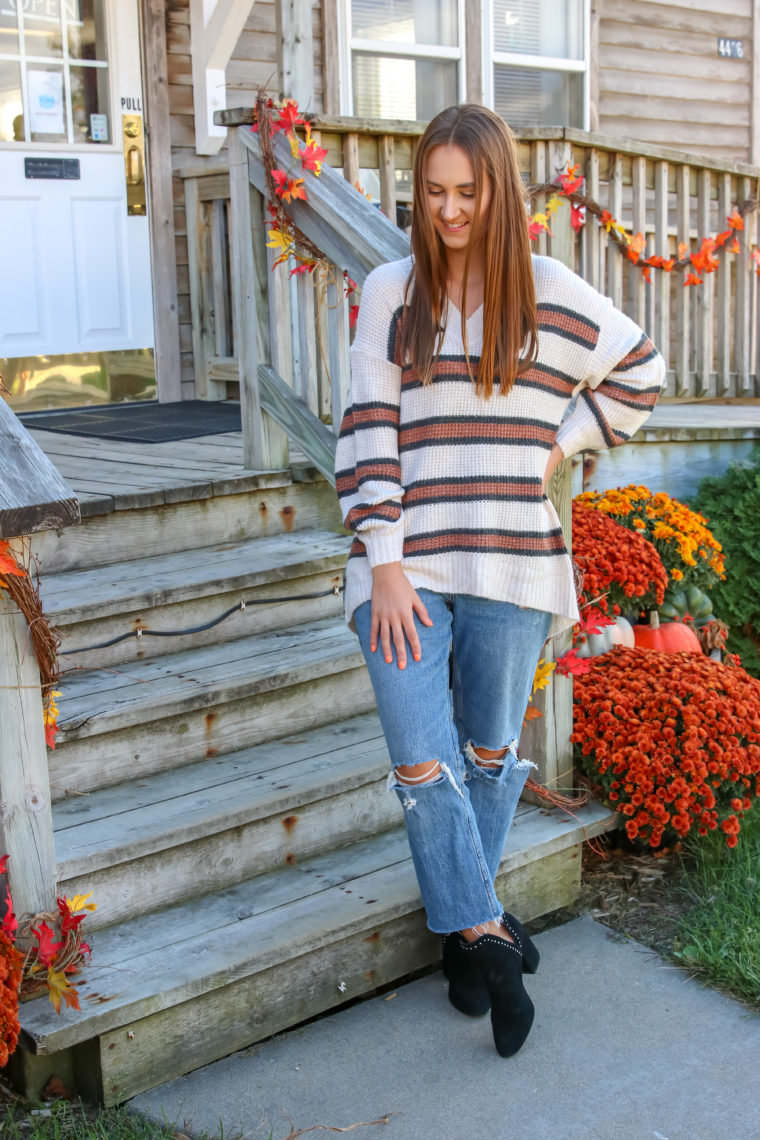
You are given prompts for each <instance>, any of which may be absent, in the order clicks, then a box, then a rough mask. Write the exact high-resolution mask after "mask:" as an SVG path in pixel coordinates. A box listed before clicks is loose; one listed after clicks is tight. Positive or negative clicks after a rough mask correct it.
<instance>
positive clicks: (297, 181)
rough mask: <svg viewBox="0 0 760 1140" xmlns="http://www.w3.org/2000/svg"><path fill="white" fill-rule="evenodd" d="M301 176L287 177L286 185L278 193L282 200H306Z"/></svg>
mask: <svg viewBox="0 0 760 1140" xmlns="http://www.w3.org/2000/svg"><path fill="white" fill-rule="evenodd" d="M303 182H304V180H303V178H289V179H288V182H287V185H286V186H285V188H284V189H283V190H282V192H281V193H280V197H281V198H282V200H283V202H290V201H291V199H293V198H303V199H304V201H305V200H306V191H305V190H304V186H303Z"/></svg>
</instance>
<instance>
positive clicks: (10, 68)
mask: <svg viewBox="0 0 760 1140" xmlns="http://www.w3.org/2000/svg"><path fill="white" fill-rule="evenodd" d="M23 141H24V107H23V103H22V102H21V68H20V67H19V65H18V64H17V63H15V62H13V61H11V60H5V59H0V142H23Z"/></svg>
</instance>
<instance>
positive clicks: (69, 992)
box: [47, 966, 80, 1013]
mask: <svg viewBox="0 0 760 1140" xmlns="http://www.w3.org/2000/svg"><path fill="white" fill-rule="evenodd" d="M47 985H48V993H49V997H50V1000H51V1002H52V1003H53V1005H54V1007H55V1012H56V1013H60V1012H61V999H63V1000H64V1001H65V1002H66V1005H67V1006H68V1007H69V1009H79V1008H80V1005H79V994H78V993H77V991H76V988H75V987H74V986H72V985H71V983H70V982H69V980H68V978H67V977H66V975H65V974H64V972H63V970H54V969H53V967H52V966H51V967H50V969H49V970H48V973H47Z"/></svg>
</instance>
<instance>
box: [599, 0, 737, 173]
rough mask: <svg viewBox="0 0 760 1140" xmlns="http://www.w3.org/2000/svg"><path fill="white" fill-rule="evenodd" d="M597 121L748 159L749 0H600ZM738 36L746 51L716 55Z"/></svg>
mask: <svg viewBox="0 0 760 1140" xmlns="http://www.w3.org/2000/svg"><path fill="white" fill-rule="evenodd" d="M595 14H596V15H597V17H598V19H599V50H598V56H597V59H596V60H595V61H594V60H592V67H593V66H594V64H596V66H597V68H598V71H597V75H596V77H595V85H596V86H597V90H598V95H597V98H598V104H597V107H598V116H599V119H598V123H599V125H598V129H599V130H600V131H601V132H602V133H603V134H609V135H619V136H621V137H623V138H626V139H632V140H637V141H640V142H647V143H652V144H654V145H661V146H671V147H676V148H678V149H682V150H688V151H698V152H699V153H700V154H704V155H707V156H709V157H711V158H723V159H728V160H730V161H734V162H749V161H750V156H751V135H752V62H751V57H752V49H753V44H752V30H753V29H752V0H671V2H670V3H656V2H653V0H597V3H596V4H595ZM719 36H726V37H728V38H731V39H740V40H742V41H743V44H744V51H745V58H744V59H724V58H721V57H720V56H719V55H718V37H719Z"/></svg>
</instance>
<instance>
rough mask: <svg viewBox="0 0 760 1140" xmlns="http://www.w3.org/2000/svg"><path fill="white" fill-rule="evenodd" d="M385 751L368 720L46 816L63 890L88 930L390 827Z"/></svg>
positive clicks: (397, 813) (77, 801) (396, 813)
mask: <svg viewBox="0 0 760 1140" xmlns="http://www.w3.org/2000/svg"><path fill="white" fill-rule="evenodd" d="M388 767H389V759H388V751H387V748H386V746H385V741H384V739H383V733H382V729H381V728H380V722H379V720H378V719H377V716H376V715H375V714H365V715H364V716H359V717H354V718H352V719H351V720H348V721H342V722H340V723H338V724H329V725H325V726H324V727H321V728H318V729H315V730H312V731H311V732H305V733H300V734H294V735H292V736H289V737H284V738H281V739H279V740H275V741H270V742H268V743H266V744H259V745H256V746H255V747H253V748H249V749H245V750H243V751H240V752H235V753H233V754H231V755H230V756H224V757H218V758H217V759H214V760H206V761H203V762H202V763H200V764H194V765H191V766H188V767H184V768H179V769H172V770H171V771H168V772H160V773H158V774H156V775H153V776H148V777H146V778H145V779H142V780H137V781H132V782H130V783H124V784H120V785H118V786H116V787H113V788H106V789H103V790H101V791H97V792H94V793H92V794H91V795H89V796H84V797H79V796H76V797H73V798H71V799H68V800H65V801H64V802H62V803H59V804H57V805H56V806H55V808H54V813H53V822H54V826H55V853H56V860H57V865H58V866H57V869H58V879H59V882H60V884H61V885H60V889H61V890H62V891H63V892H64V893H65V894H67V895H68V896H72V895H75V894H85V893H87V892H88V891H91V892H93V897H94V900H95V901H96V903H97V907H98V909H97V911H95V913H94V914H93V915H92V916H91V918H89V919H88V927H89V928H90V929H95V928H97V927H98V926H104V925H107V924H108V923H112V922H115V921H116V920H117V919H118V918H119V916H120V915H123V914H135V913H137V912H138V911H139V912H141V913H148V912H150V911H153V910H158V909H160V908H162V907H165V906H168V905H170V904H172V903H175V902H177V901H178V900H181V899H184V898H187V897H190V896H192V895H196V894H197V890H198V868H202V869H203V886H204V890H205V891H210V890H219V889H223V888H225V887H228V886H230V885H231V884H234V883H237V882H240V881H241V880H243V879H246V878H249V877H250V876H252V875H256V874H261V873H263V872H264V871H269V870H274V869H276V868H277V867H286V866H293V865H295V864H296V863H300V862H302V861H303V860H304V859H310V858H312V857H313V856H314V855H316V854H319V853H321V852H323V851H326V850H330V849H332V848H336V847H341V846H345V845H346V844H350V843H356V842H358V841H359V840H360V839H362V838H367V837H369V836H370V835H374V834H376V833H378V832H381V831H384V830H387V829H388V828H390V827H397V826H398V824H399V822H400V818H401V808H400V807H399V804H398V800H397V799H396V796H395V795H393V794H391V793H385V792H384V784H385V780H386V777H387V773H388Z"/></svg>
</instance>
